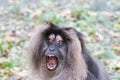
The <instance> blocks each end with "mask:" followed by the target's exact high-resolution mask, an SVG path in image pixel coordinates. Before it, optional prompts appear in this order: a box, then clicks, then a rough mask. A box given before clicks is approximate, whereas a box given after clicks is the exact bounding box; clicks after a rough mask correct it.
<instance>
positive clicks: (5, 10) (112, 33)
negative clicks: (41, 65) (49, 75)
mask: <svg viewBox="0 0 120 80" xmlns="http://www.w3.org/2000/svg"><path fill="white" fill-rule="evenodd" d="M45 20H48V21H52V22H54V23H57V24H59V25H61V26H63V27H67V26H68V27H74V28H76V29H77V30H79V31H81V32H82V33H83V34H84V35H85V36H86V45H87V48H88V49H89V50H90V52H91V54H92V55H93V56H94V57H96V58H98V59H99V60H100V61H101V62H102V63H103V64H104V65H105V69H106V70H107V71H108V73H109V74H110V80H120V0H0V80H29V77H28V71H27V70H28V69H27V67H26V66H25V64H26V62H25V57H23V55H24V54H25V53H24V52H23V49H24V47H25V45H26V44H27V43H28V41H29V38H30V36H31V34H33V29H34V28H35V27H36V26H38V25H39V24H40V23H42V22H43V21H45ZM28 55H29V54H28Z"/></svg>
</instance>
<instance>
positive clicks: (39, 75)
mask: <svg viewBox="0 0 120 80" xmlns="http://www.w3.org/2000/svg"><path fill="white" fill-rule="evenodd" d="M27 60H28V62H29V68H30V72H31V76H32V77H33V78H32V80H33V79H34V80H35V79H36V80H109V79H108V77H107V73H106V72H105V71H104V69H100V68H101V66H99V65H98V64H97V61H96V60H95V59H94V58H93V57H92V56H91V55H90V54H89V51H88V50H87V49H86V47H85V42H84V39H83V34H82V33H81V32H78V31H77V30H75V29H74V28H62V27H61V26H59V25H56V24H54V23H52V22H44V23H43V24H41V25H40V26H39V27H38V28H36V30H35V34H33V35H32V37H31V39H30V41H29V44H28V45H27Z"/></svg>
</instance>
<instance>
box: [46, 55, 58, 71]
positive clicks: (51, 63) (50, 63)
mask: <svg viewBox="0 0 120 80" xmlns="http://www.w3.org/2000/svg"><path fill="white" fill-rule="evenodd" d="M56 67H57V59H56V57H55V56H51V57H48V59H47V68H48V69H49V70H54V69H55V68H56Z"/></svg>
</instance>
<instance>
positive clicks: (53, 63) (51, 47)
mask: <svg viewBox="0 0 120 80" xmlns="http://www.w3.org/2000/svg"><path fill="white" fill-rule="evenodd" d="M45 56H46V67H47V69H48V70H50V71H53V70H55V69H56V68H57V67H59V65H60V64H59V63H61V62H62V61H63V60H64V59H65V57H66V45H65V43H64V39H63V38H62V36H61V35H59V34H56V35H55V34H50V35H48V39H47V50H46V51H45Z"/></svg>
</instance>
